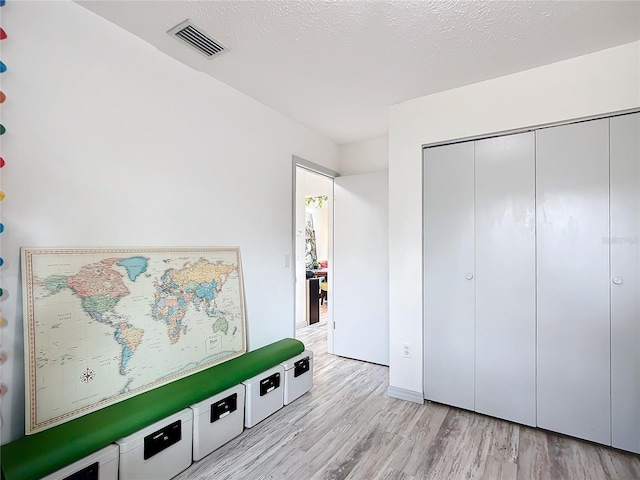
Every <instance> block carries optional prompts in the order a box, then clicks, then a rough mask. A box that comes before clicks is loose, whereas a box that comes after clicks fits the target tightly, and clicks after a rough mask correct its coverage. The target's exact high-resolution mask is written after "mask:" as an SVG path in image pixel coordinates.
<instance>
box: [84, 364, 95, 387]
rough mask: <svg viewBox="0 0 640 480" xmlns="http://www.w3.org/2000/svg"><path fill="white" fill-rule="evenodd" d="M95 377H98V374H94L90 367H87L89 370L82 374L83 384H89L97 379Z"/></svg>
mask: <svg viewBox="0 0 640 480" xmlns="http://www.w3.org/2000/svg"><path fill="white" fill-rule="evenodd" d="M95 376H96V372H94V371H93V370H91V369H90V368H89V367H87V369H86V370H85V371H84V372H82V375H80V381H81V382H82V383H89V382H90V381H91V380H93V379H94V378H95Z"/></svg>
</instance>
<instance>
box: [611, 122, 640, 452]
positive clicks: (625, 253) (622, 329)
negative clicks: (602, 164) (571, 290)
mask: <svg viewBox="0 0 640 480" xmlns="http://www.w3.org/2000/svg"><path fill="white" fill-rule="evenodd" d="M639 239H640V113H636V114H633V115H624V116H621V117H614V118H612V119H611V234H610V243H611V245H610V248H611V440H612V445H613V446H614V447H617V448H622V449H625V450H630V451H632V452H636V453H640V240H639Z"/></svg>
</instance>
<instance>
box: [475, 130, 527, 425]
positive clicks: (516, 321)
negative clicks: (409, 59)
mask: <svg viewBox="0 0 640 480" xmlns="http://www.w3.org/2000/svg"><path fill="white" fill-rule="evenodd" d="M475 193H476V195H475V198H476V387H475V389H476V401H475V405H476V411H478V412H480V413H485V414H488V415H492V416H495V417H499V418H504V419H506V420H511V421H514V422H518V423H522V424H526V425H532V426H535V423H536V342H535V339H536V316H535V309H536V297H535V292H536V283H535V137H534V134H533V133H523V134H519V135H508V136H503V137H497V138H491V139H486V140H480V141H478V142H476V146H475Z"/></svg>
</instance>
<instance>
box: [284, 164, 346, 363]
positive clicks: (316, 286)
mask: <svg viewBox="0 0 640 480" xmlns="http://www.w3.org/2000/svg"><path fill="white" fill-rule="evenodd" d="M336 176H338V174H337V173H336V172H332V171H330V170H328V169H325V168H324V167H321V166H319V165H315V164H312V163H310V162H307V161H305V160H302V159H300V158H298V157H294V189H293V190H294V208H293V210H294V250H295V252H294V259H295V265H294V285H295V286H294V288H295V292H294V322H295V330H296V336H298V334H297V332H298V330H300V329H301V328H307V327H314V326H315V327H317V328H325V329H326V330H327V334H328V338H327V340H328V342H327V345H328V346H329V351H330V352H331V350H332V342H331V340H332V336H331V335H330V334H331V330H330V329H329V325H331V324H332V318H333V311H332V308H331V296H332V295H331V291H330V285H331V277H332V275H331V272H332V270H333V265H332V263H333V262H332V260H333V179H334V178H335V177H336ZM308 272H309V273H308ZM307 274H309V275H313V277H314V278H312V279H307Z"/></svg>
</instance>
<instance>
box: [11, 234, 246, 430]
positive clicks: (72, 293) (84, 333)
mask: <svg viewBox="0 0 640 480" xmlns="http://www.w3.org/2000/svg"><path fill="white" fill-rule="evenodd" d="M21 253H22V283H23V303H24V332H25V335H24V341H25V377H26V378H25V385H26V392H25V394H26V399H25V403H26V415H25V417H26V421H25V423H26V433H27V434H31V433H35V432H38V431H40V430H44V429H46V428H50V427H53V426H54V425H58V424H60V423H63V422H66V421H68V420H71V419H73V418H76V417H79V416H81V415H84V414H86V413H89V412H92V411H95V410H98V409H100V408H103V407H105V406H108V405H111V404H113V403H116V402H119V401H121V400H124V399H126V398H129V397H131V396H133V395H137V394H139V393H142V392H144V391H147V390H149V389H152V388H155V387H158V386H160V385H164V384H166V383H169V382H171V381H174V380H177V379H179V378H182V377H185V376H187V375H191V374H193V373H196V372H199V371H201V370H204V369H206V368H209V367H211V366H213V365H216V364H218V363H221V362H224V361H226V360H229V359H231V358H234V357H237V356H239V355H241V354H243V353H245V352H246V329H245V310H244V292H243V281H242V266H241V262H240V250H239V248H237V247H215V248H214V247H211V248H74V249H62V248H23V249H22V252H21Z"/></svg>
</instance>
